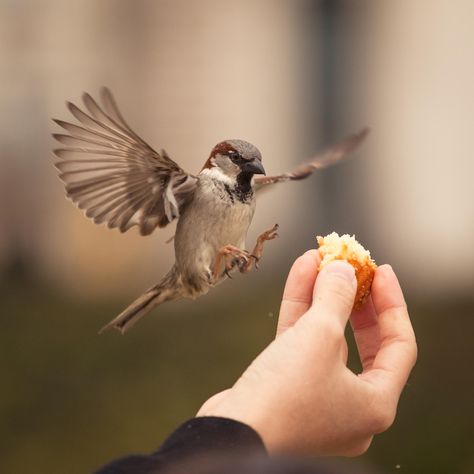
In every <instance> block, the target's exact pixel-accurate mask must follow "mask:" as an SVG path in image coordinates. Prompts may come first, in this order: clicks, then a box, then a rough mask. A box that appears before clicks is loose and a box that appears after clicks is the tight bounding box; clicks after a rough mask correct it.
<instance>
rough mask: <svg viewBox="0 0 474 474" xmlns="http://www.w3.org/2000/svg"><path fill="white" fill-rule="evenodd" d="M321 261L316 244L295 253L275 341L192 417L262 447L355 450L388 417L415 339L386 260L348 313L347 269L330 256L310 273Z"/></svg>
mask: <svg viewBox="0 0 474 474" xmlns="http://www.w3.org/2000/svg"><path fill="white" fill-rule="evenodd" d="M319 262H320V256H319V252H318V251H317V250H310V251H308V252H306V253H305V254H304V255H303V256H301V257H299V258H298V259H297V260H296V262H295V263H294V265H293V267H292V269H291V271H290V273H289V276H288V279H287V282H286V286H285V290H284V294H283V300H282V304H281V308H280V315H279V320H278V328H277V336H276V338H275V340H274V341H273V342H272V343H271V344H270V345H269V346H268V347H267V348H266V349H265V350H264V351H263V352H262V353H261V354H260V355H259V356H258V357H257V358H256V359H255V360H254V361H253V362H252V364H251V365H250V366H249V367H248V368H247V370H246V371H245V372H244V373H243V374H242V376H241V377H240V378H239V380H237V382H236V383H235V384H234V386H233V387H232V388H230V389H228V390H225V391H224V392H220V393H218V394H217V395H214V396H213V397H211V398H210V399H209V400H207V401H206V402H205V403H204V405H203V406H202V407H201V409H200V410H199V412H198V414H197V416H220V417H226V418H232V419H235V420H238V421H240V422H243V423H246V424H248V425H249V426H251V427H253V428H254V429H255V430H256V431H257V432H258V433H259V434H260V436H261V437H262V439H263V441H264V443H265V445H266V447H267V449H268V450H269V452H280V453H281V452H285V453H292V454H308V453H311V454H316V455H347V456H351V455H352V456H354V455H360V454H362V453H364V452H365V451H366V450H367V448H368V447H369V445H370V443H371V441H372V438H373V436H374V434H376V433H380V432H382V431H385V430H386V429H387V428H389V426H390V425H391V424H392V422H393V420H394V418H395V414H396V408H397V404H398V400H399V397H400V394H401V392H402V390H403V387H404V386H405V383H406V381H407V378H408V376H409V374H410V371H411V369H412V367H413V365H414V363H415V361H416V354H417V349H416V342H415V336H414V333H413V329H412V326H411V323H410V320H409V316H408V312H407V308H406V305H405V301H404V298H403V294H402V291H401V288H400V286H399V283H398V280H397V277H396V276H395V274H394V272H393V270H392V268H391V267H390V266H389V265H382V266H380V267H378V268H377V270H376V272H375V277H374V281H373V284H372V292H371V297H370V298H369V300H368V302H367V303H366V305H365V306H364V308H362V309H361V310H359V311H352V305H353V302H354V297H355V291H356V281H355V276H354V270H353V268H352V267H351V266H350V265H349V264H347V263H345V262H342V261H336V262H333V263H331V264H329V265H328V266H327V267H325V268H324V269H323V270H322V271H321V272H320V274H319V275H318V274H317V268H318V266H319ZM349 318H350V320H351V324H352V328H353V331H354V335H355V340H356V343H357V347H358V352H359V356H360V359H361V363H362V367H363V371H362V373H361V374H358V375H356V374H354V373H353V372H352V371H350V370H349V369H348V368H347V366H346V362H347V343H346V340H345V337H344V329H345V326H346V324H347V322H348V320H349Z"/></svg>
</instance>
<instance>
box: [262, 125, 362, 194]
mask: <svg viewBox="0 0 474 474" xmlns="http://www.w3.org/2000/svg"><path fill="white" fill-rule="evenodd" d="M368 133H369V129H368V128H364V129H363V130H361V131H360V132H358V133H355V134H354V135H351V136H349V137H347V138H345V139H344V140H342V141H341V142H339V143H336V144H335V145H333V146H331V147H329V148H327V149H326V150H325V151H323V152H322V153H319V154H318V155H316V156H315V157H314V158H313V159H312V160H311V161H309V162H308V163H304V164H302V165H300V166H298V167H296V168H295V169H294V170H292V171H290V172H289V173H284V174H280V175H276V176H258V177H255V178H254V183H255V188H256V189H257V190H260V189H262V188H264V187H266V185H267V184H274V183H281V182H283V181H290V180H298V179H304V178H307V177H308V176H309V175H311V174H312V173H313V171H314V170H317V169H320V168H326V167H327V166H331V165H332V164H334V163H337V162H338V161H339V160H341V159H342V158H344V157H345V156H347V155H348V154H349V153H351V152H352V151H353V150H354V149H355V148H356V147H357V146H359V144H360V143H361V142H362V141H363V140H364V139H365V137H366V136H367V135H368Z"/></svg>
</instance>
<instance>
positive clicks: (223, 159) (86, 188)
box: [53, 88, 368, 334]
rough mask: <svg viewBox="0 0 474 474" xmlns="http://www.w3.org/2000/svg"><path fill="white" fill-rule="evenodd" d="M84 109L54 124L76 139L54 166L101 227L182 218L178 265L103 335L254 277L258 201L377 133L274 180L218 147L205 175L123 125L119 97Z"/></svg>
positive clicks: (155, 224)
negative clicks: (238, 278) (249, 245)
mask: <svg viewBox="0 0 474 474" xmlns="http://www.w3.org/2000/svg"><path fill="white" fill-rule="evenodd" d="M82 98H83V101H84V106H85V109H84V110H85V111H83V110H81V109H79V108H78V107H77V106H76V105H74V104H72V103H70V102H67V103H66V104H67V107H68V109H69V111H70V112H71V113H72V115H73V116H74V117H75V118H76V119H77V121H78V122H79V124H78V125H76V124H72V123H69V122H64V121H62V120H54V121H55V122H56V123H57V124H58V125H59V126H61V127H62V128H63V129H65V130H66V131H67V132H68V134H63V133H61V134H59V133H55V134H53V136H54V138H55V139H56V140H57V141H58V142H60V143H61V145H62V147H61V148H58V149H56V150H54V154H55V155H56V156H57V158H59V160H58V161H56V162H55V166H56V168H57V169H58V171H59V177H60V178H61V180H62V181H63V182H64V184H65V188H66V195H67V197H68V198H70V199H71V200H72V201H73V202H74V203H76V204H77V206H78V207H79V208H80V209H83V210H85V214H86V216H87V217H90V218H91V219H93V221H94V222H95V223H96V224H101V223H107V226H108V227H109V228H112V229H114V228H116V229H118V230H119V231H120V232H126V231H127V230H129V229H130V228H131V227H134V226H137V227H138V229H139V232H140V234H141V235H149V234H151V233H152V232H153V231H154V230H155V229H156V228H161V227H165V226H166V225H168V224H169V223H170V222H172V221H174V220H175V219H177V227H176V233H175V236H174V250H175V263H174V265H173V267H172V268H171V269H170V270H169V272H168V273H167V274H166V275H165V276H164V277H163V279H162V280H161V281H160V282H159V283H158V284H156V285H155V286H153V287H152V288H150V289H149V290H147V291H146V292H145V293H143V294H142V295H141V296H139V297H138V298H137V299H136V300H135V301H133V303H131V304H130V305H129V306H128V307H127V308H125V309H124V310H123V311H122V312H121V313H120V314H119V315H118V316H117V317H116V318H115V319H113V320H112V321H111V322H110V323H108V324H107V325H106V326H104V327H103V328H102V329H101V331H100V332H102V331H104V330H107V329H110V328H116V329H118V330H119V331H120V332H121V333H122V334H123V333H124V332H125V331H127V330H128V329H130V328H131V327H132V326H133V325H134V324H135V323H136V322H137V321H138V320H139V319H140V318H141V317H142V316H144V315H145V314H146V313H148V312H149V311H150V310H151V309H152V308H154V307H156V306H157V305H159V304H161V303H164V302H165V301H170V300H174V299H177V298H182V297H189V298H196V297H198V296H201V295H204V294H205V293H207V292H208V291H209V289H210V288H212V287H214V286H215V285H217V284H218V283H220V282H222V281H223V280H224V279H226V278H227V277H229V276H230V272H231V271H233V270H239V271H240V272H242V273H246V272H248V271H250V270H251V269H252V267H253V266H255V267H257V264H258V262H259V260H260V258H261V257H262V252H263V245H264V243H265V241H267V240H272V239H274V238H275V237H276V236H277V230H278V225H277V224H276V225H275V226H274V227H272V228H271V229H269V230H267V231H265V232H263V233H262V234H261V235H260V236H259V237H258V238H257V242H256V244H255V246H254V248H253V250H252V251H251V252H249V251H247V250H246V247H245V239H246V235H247V231H248V228H249V226H250V223H251V222H252V218H253V215H254V211H255V201H256V194H258V192H259V190H261V189H263V188H266V187H268V186H269V185H271V184H275V183H281V182H284V181H290V180H300V179H303V178H306V177H308V176H309V175H311V174H312V173H313V171H315V170H316V169H319V168H324V167H326V166H329V165H332V164H333V163H336V162H337V161H339V160H340V159H342V158H343V157H344V156H346V155H347V154H349V153H350V152H351V151H353V150H354V149H355V148H356V147H357V146H358V145H359V144H360V143H361V142H362V141H363V140H364V138H365V137H366V136H367V133H368V129H363V130H361V131H360V132H358V133H356V134H354V135H351V136H349V137H348V138H346V139H344V140H342V141H341V142H339V143H337V144H336V145H333V146H331V147H330V148H328V149H327V150H326V151H324V152H322V153H321V154H318V155H317V156H315V157H314V158H313V159H312V160H311V161H309V162H308V163H305V164H302V165H300V166H299V167H297V168H296V169H294V170H293V171H291V172H288V173H283V174H280V175H274V176H265V169H264V167H263V164H262V155H261V154H260V151H259V150H258V149H257V148H256V147H255V146H254V145H252V144H251V143H248V142H246V141H243V140H236V139H235V140H225V141H222V142H220V143H218V144H217V145H216V146H215V147H214V148H213V149H212V151H211V153H210V155H209V157H208V158H207V159H206V160H205V161H204V165H203V167H202V169H201V170H200V172H199V173H198V174H190V173H188V172H186V171H185V170H183V169H182V168H181V167H180V166H179V165H178V164H177V163H176V162H175V161H173V160H172V159H171V158H170V157H169V156H168V154H167V153H166V152H165V151H164V150H161V151H160V152H157V151H155V150H154V149H153V148H151V146H150V145H148V144H147V143H146V142H145V141H144V140H143V139H142V138H141V137H139V136H138V135H137V134H136V133H135V132H134V131H133V130H132V129H131V128H130V126H129V125H128V124H127V122H126V121H125V120H124V118H123V116H122V114H121V113H120V111H119V109H118V107H117V105H116V102H115V99H114V98H113V96H112V93H111V92H110V90H109V89H107V88H102V89H101V105H99V104H98V103H97V102H96V101H95V100H94V99H93V98H92V97H91V96H90V95H89V94H87V93H84V94H83V97H82Z"/></svg>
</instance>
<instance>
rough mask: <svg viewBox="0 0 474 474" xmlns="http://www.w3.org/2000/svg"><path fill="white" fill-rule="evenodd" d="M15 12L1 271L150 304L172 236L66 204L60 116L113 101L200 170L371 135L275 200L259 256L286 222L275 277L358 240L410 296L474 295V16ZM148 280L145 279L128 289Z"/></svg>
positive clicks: (361, 5) (3, 45)
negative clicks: (107, 91)
mask: <svg viewBox="0 0 474 474" xmlns="http://www.w3.org/2000/svg"><path fill="white" fill-rule="evenodd" d="M2 10H3V11H2V15H0V57H1V58H2V68H1V70H0V82H1V86H2V87H1V88H0V142H1V146H2V153H1V160H2V163H1V167H2V171H1V174H0V198H1V200H0V216H1V221H0V222H1V224H0V225H1V231H0V265H1V266H0V271H1V269H2V268H3V271H6V269H7V268H10V267H11V264H12V262H17V261H22V262H23V264H24V265H26V266H27V267H28V268H30V269H31V270H33V271H35V272H37V273H39V274H40V275H41V276H42V278H46V279H47V280H49V281H50V282H53V283H55V284H58V285H66V287H68V288H69V289H73V290H79V291H82V292H84V294H93V293H94V292H95V293H96V294H97V295H104V296H105V297H107V294H109V293H110V292H117V291H119V290H122V289H128V290H129V291H130V292H134V291H138V290H139V289H141V288H143V286H144V285H147V284H149V283H150V282H152V281H153V280H154V279H156V278H158V277H159V276H160V275H161V274H162V273H164V271H165V270H166V267H168V266H169V265H170V264H171V261H172V251H171V250H172V249H171V247H170V246H166V245H165V244H164V241H165V240H166V239H168V238H169V237H170V236H171V235H172V233H173V229H172V228H170V229H166V230H164V231H162V232H157V233H156V235H154V236H152V237H150V238H146V239H144V238H142V237H139V236H138V235H137V234H136V231H135V230H132V231H131V232H129V235H120V234H119V233H118V232H116V231H108V230H107V229H106V228H105V227H98V226H95V225H94V224H93V223H92V222H91V221H89V220H87V219H86V218H85V217H83V215H82V213H81V212H80V211H78V210H77V209H75V208H74V206H73V205H72V204H71V203H68V202H66V201H65V199H64V196H63V189H62V186H61V184H60V183H59V181H58V180H57V178H56V176H55V172H54V170H53V167H52V157H51V152H50V150H51V148H52V147H54V146H55V144H54V143H53V140H52V139H51V138H50V133H51V132H52V131H53V130H56V128H55V126H54V124H52V122H51V121H50V118H51V117H60V118H63V119H66V118H69V117H68V113H67V111H66V109H65V107H64V100H66V99H67V100H72V101H76V102H78V101H79V100H80V94H81V92H82V91H83V90H87V91H89V92H91V93H97V91H98V89H99V87H100V86H101V85H104V84H105V85H108V86H109V87H110V88H111V89H112V90H113V91H114V92H115V94H116V97H117V100H118V102H119V104H120V106H121V108H122V111H123V113H124V115H125V116H126V117H127V118H128V120H129V122H130V123H131V125H132V126H133V128H134V129H135V130H136V131H137V132H138V133H139V134H140V135H141V136H142V137H143V138H145V139H146V140H147V141H149V143H150V144H151V145H152V146H154V147H156V148H161V147H163V148H165V149H166V150H167V151H168V152H169V154H170V155H171V156H172V157H173V158H175V159H176V160H177V161H178V162H179V163H180V164H181V165H182V166H183V167H185V168H186V169H187V170H189V171H191V172H197V171H198V170H199V169H200V166H201V164H202V162H203V160H204V159H205V158H206V157H207V154H208V153H209V150H210V149H211V147H212V146H213V145H214V144H215V143H216V142H217V141H220V140H222V139H225V138H230V137H240V138H243V139H246V140H249V141H251V142H253V143H255V144H257V146H258V147H259V148H260V149H261V151H262V153H263V155H264V160H265V166H266V168H267V170H268V171H269V172H270V173H272V172H280V171H284V170H286V169H287V168H289V167H291V166H292V165H294V164H296V163H298V162H299V161H301V160H304V159H305V158H306V157H307V156H308V155H310V154H311V153H312V152H314V151H317V150H318V149H319V148H320V147H321V146H323V145H325V144H328V143H329V142H330V141H332V140H336V139H338V138H341V137H342V136H344V135H345V134H347V133H350V132H353V131H355V130H357V129H358V128H359V127H361V126H363V125H366V124H367V125H369V126H371V128H372V134H371V136H370V139H369V140H368V141H367V143H366V144H364V146H363V148H361V150H360V151H359V152H358V153H357V157H356V158H355V159H353V160H351V161H349V162H347V163H345V164H341V165H340V166H338V167H337V168H335V169H332V170H328V171H324V172H322V173H321V174H320V175H319V176H318V177H315V178H312V179H311V180H308V181H306V182H304V183H299V184H287V185H282V186H281V188H279V189H275V190H274V191H273V194H272V195H271V197H270V196H269V194H270V193H268V195H266V196H263V197H262V200H261V202H260V204H259V209H258V212H257V215H256V219H255V221H254V225H253V227H252V231H251V235H250V237H249V240H251V239H253V238H254V237H255V235H256V234H258V233H259V232H260V231H261V230H262V229H264V228H267V227H269V226H271V225H272V224H273V223H274V222H279V223H280V224H281V226H282V232H281V239H280V240H279V241H278V242H274V243H272V244H271V245H272V247H273V248H272V250H269V251H268V253H267V256H268V257H269V258H268V260H270V262H268V265H269V267H270V268H276V267H277V266H278V265H279V264H281V263H282V262H283V266H284V268H286V267H287V266H288V262H290V261H291V259H292V258H294V256H295V255H296V254H297V253H298V252H300V251H302V250H304V249H305V248H308V247H310V246H312V245H314V240H313V236H314V234H316V233H326V232H329V231H332V230H337V231H339V232H349V233H356V235H357V236H358V237H359V239H360V240H361V241H362V242H363V243H365V244H366V245H367V246H368V247H369V248H370V249H372V252H373V254H374V256H375V258H376V259H377V260H378V261H380V262H384V261H388V262H391V263H392V264H393V265H394V266H395V267H396V269H397V270H398V271H399V272H400V273H401V274H402V275H403V279H404V285H405V286H406V287H408V288H410V289H411V291H412V292H415V293H418V294H420V295H428V294H430V293H431V292H432V291H434V290H436V291H437V292H438V293H437V294H442V293H443V292H446V293H447V294H448V293H450V292H453V291H455V292H461V293H462V292H468V291H470V285H471V284H472V268H473V264H474V253H473V252H472V251H468V249H469V248H470V247H469V245H470V242H471V241H472V239H473V237H474V225H473V213H472V202H473V199H472V191H471V185H470V180H471V176H472V175H473V171H474V170H473V164H472V159H471V158H470V138H471V137H470V132H471V129H472V115H473V112H474V104H473V100H472V98H471V97H470V95H471V94H470V93H469V90H470V86H471V84H472V83H473V79H474V64H473V62H472V61H471V59H472V48H470V47H469V45H470V44H471V43H472V42H471V41H470V35H471V30H472V28H471V26H472V25H471V21H470V18H472V16H473V15H474V5H473V4H472V2H469V1H468V0H460V1H458V2H457V8H453V7H452V3H451V2H449V1H448V0H435V1H429V0H418V1H416V2H412V1H409V0H404V1H398V2H376V1H369V0H367V1H361V2H348V1H337V0H335V1H320V2H311V1H309V0H307V1H306V0H300V1H290V0H277V1H275V0H262V1H259V2H255V1H251V0H245V1H238V2H237V1H217V0H204V1H201V2H190V1H185V0H178V1H176V0H175V1H166V0H165V1H136V2H129V1H125V0H122V1H118V0H117V1H111V0H109V1H104V2H94V1H92V0H90V1H83V2H74V3H68V4H66V3H64V2H59V1H45V2H32V1H28V0H23V1H18V2H17V1H5V2H3V4H2ZM131 274H133V275H136V278H135V277H134V278H133V281H130V277H129V275H131Z"/></svg>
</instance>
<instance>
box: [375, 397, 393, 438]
mask: <svg viewBox="0 0 474 474" xmlns="http://www.w3.org/2000/svg"><path fill="white" fill-rule="evenodd" d="M392 405H393V404H392V403H391V402H390V401H380V402H379V403H377V404H375V405H374V406H373V407H372V408H373V409H372V413H371V415H370V420H369V425H370V426H369V430H370V432H371V433H374V434H377V433H382V432H383V431H386V430H388V429H389V428H390V427H391V426H392V424H393V422H394V421H395V415H396V408H395V407H394V406H392Z"/></svg>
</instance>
